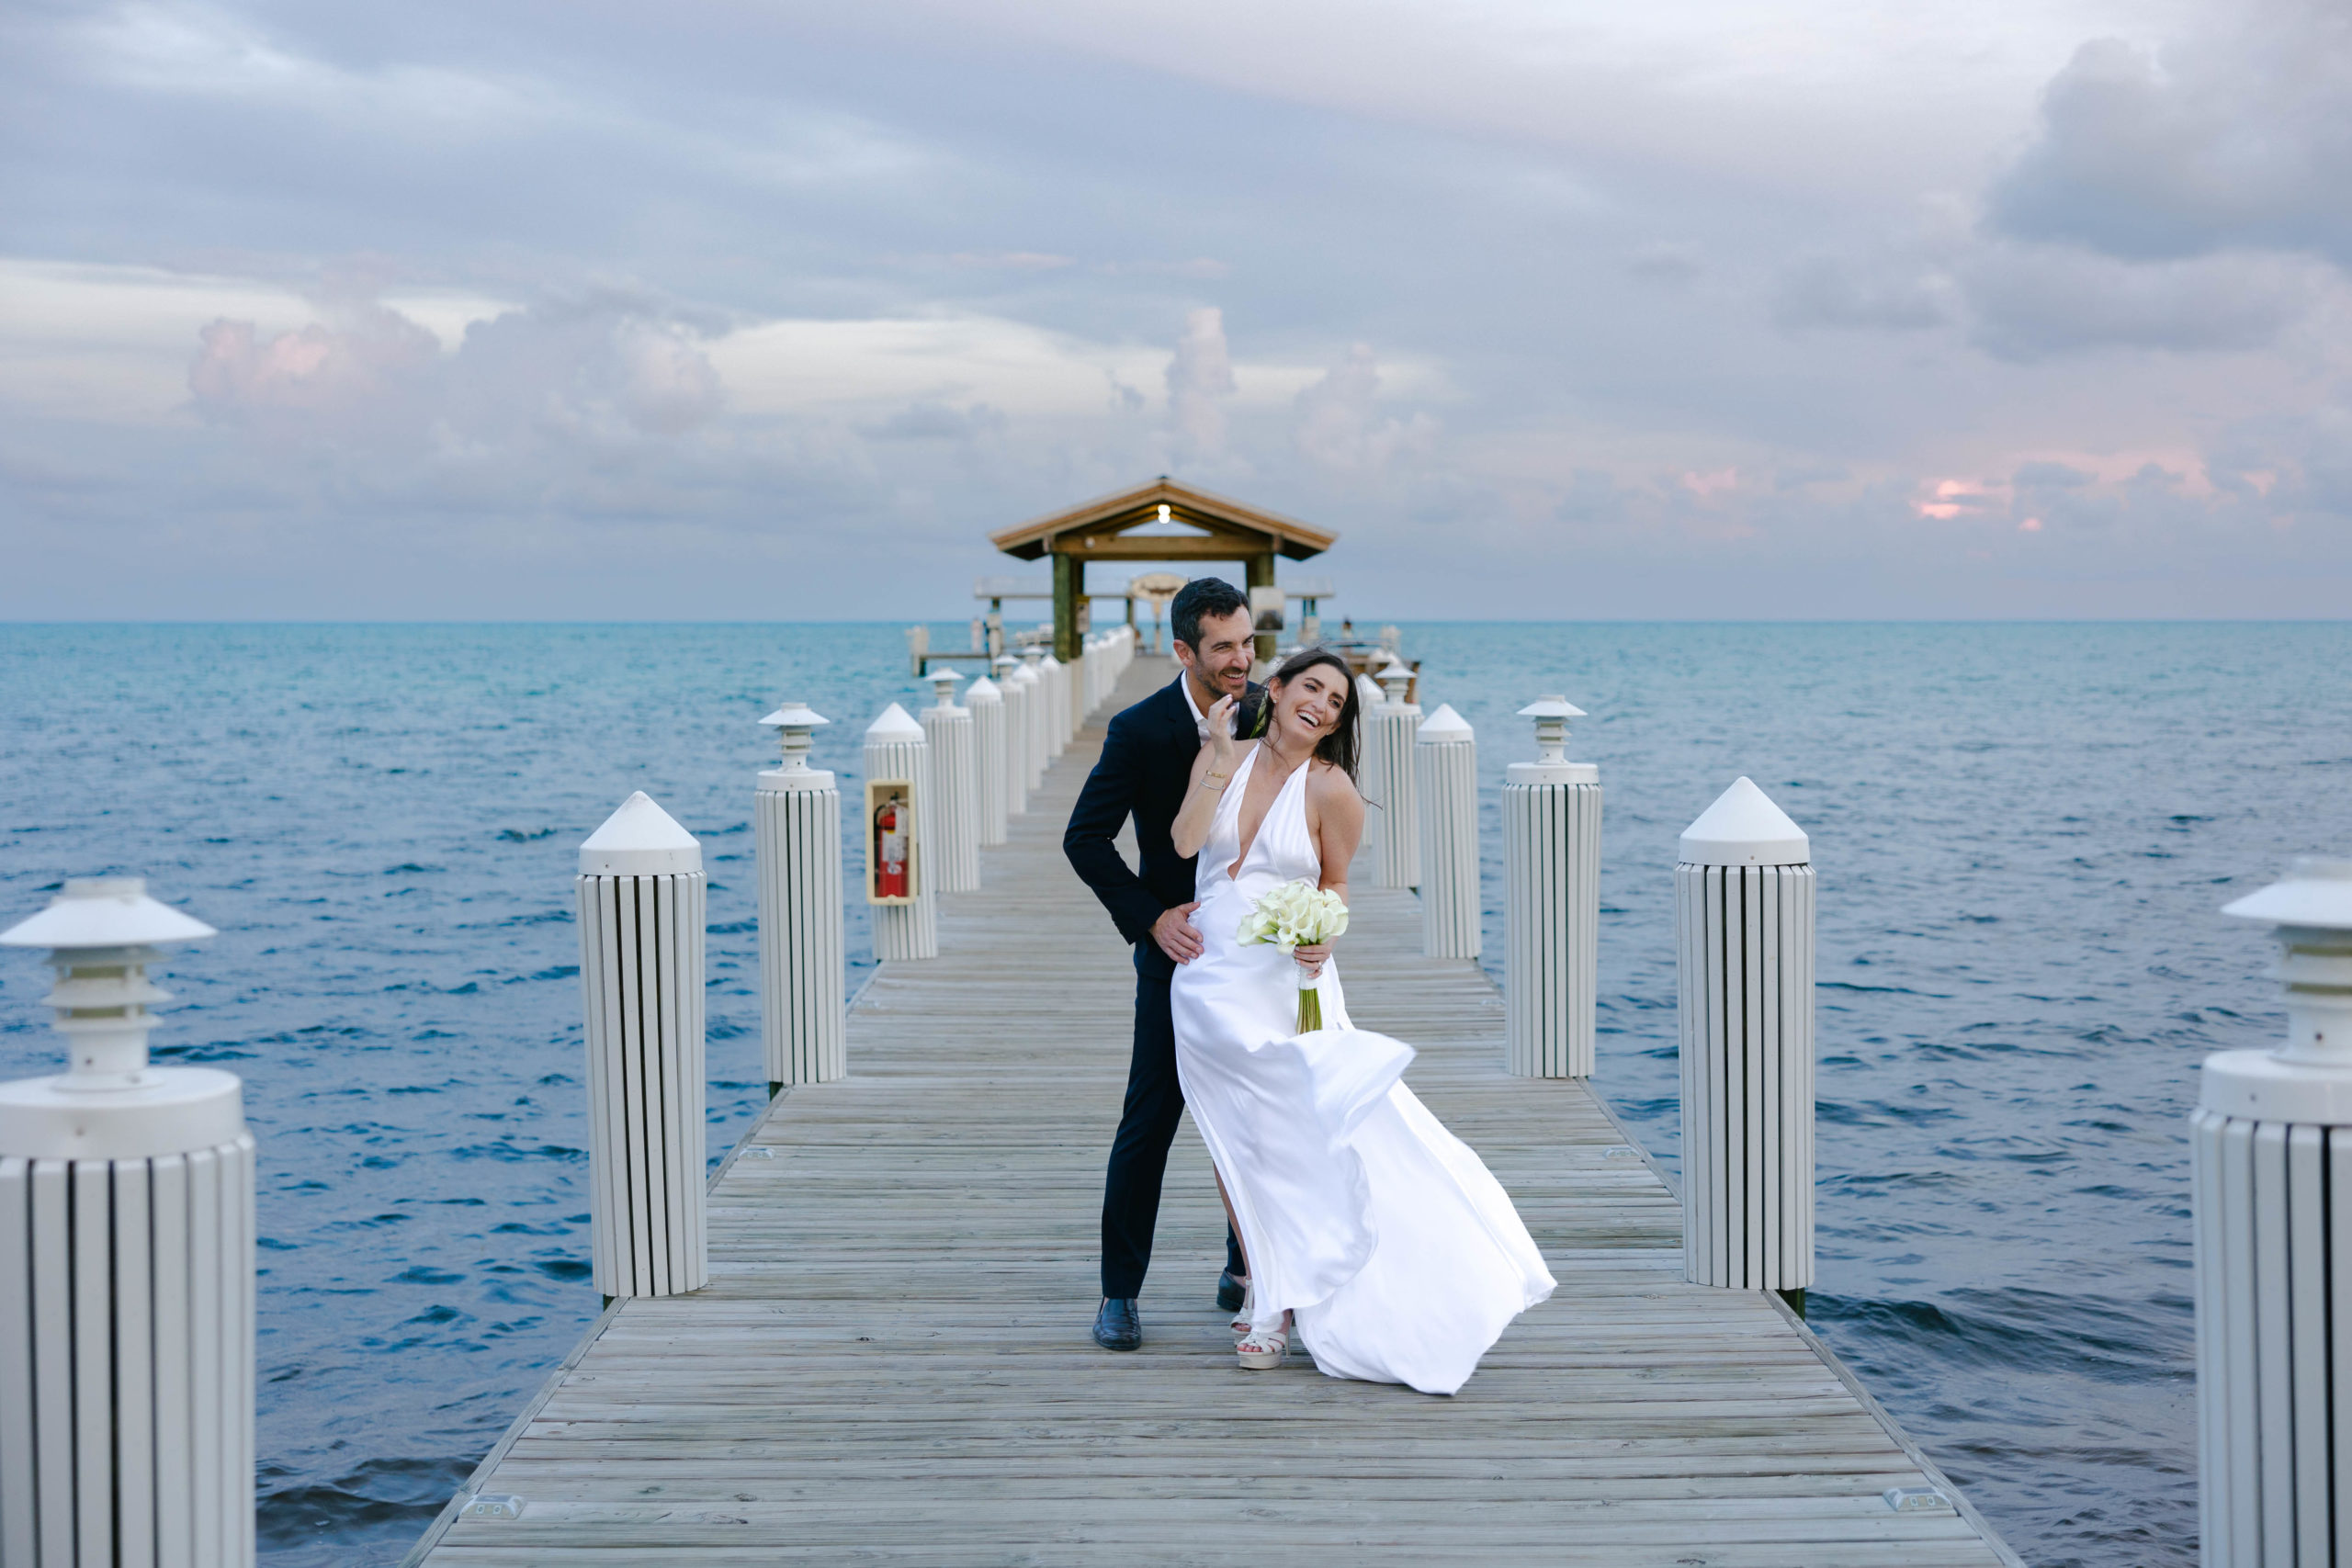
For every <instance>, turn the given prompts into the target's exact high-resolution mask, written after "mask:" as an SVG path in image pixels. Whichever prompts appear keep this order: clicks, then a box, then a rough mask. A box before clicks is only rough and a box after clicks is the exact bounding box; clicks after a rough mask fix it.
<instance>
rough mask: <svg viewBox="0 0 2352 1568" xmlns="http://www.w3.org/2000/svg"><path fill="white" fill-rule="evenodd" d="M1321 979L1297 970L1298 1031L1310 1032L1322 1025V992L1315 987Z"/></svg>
mask: <svg viewBox="0 0 2352 1568" xmlns="http://www.w3.org/2000/svg"><path fill="white" fill-rule="evenodd" d="M1321 979H1322V976H1319V975H1309V974H1308V973H1307V972H1306V970H1304V969H1301V970H1300V971H1299V972H1298V1032H1300V1033H1301V1034H1307V1033H1311V1032H1314V1031H1316V1030H1317V1029H1320V1028H1322V1027H1323V993H1322V992H1320V991H1318V990H1317V989H1316V986H1317V983H1318V982H1320V980H1321Z"/></svg>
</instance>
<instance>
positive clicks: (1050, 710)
mask: <svg viewBox="0 0 2352 1568" xmlns="http://www.w3.org/2000/svg"><path fill="white" fill-rule="evenodd" d="M1037 673H1038V675H1039V676H1040V677H1041V678H1043V679H1044V681H1045V682H1046V761H1053V760H1054V759H1055V758H1057V757H1058V756H1060V755H1061V754H1062V752H1063V751H1064V750H1068V749H1069V737H1070V722H1069V715H1070V708H1069V703H1070V696H1069V678H1070V668H1069V665H1067V664H1064V663H1063V662H1062V661H1061V660H1058V659H1056V658H1055V657H1054V656H1053V655H1052V654H1050V653H1048V654H1046V656H1045V657H1044V658H1042V659H1040V660H1037ZM1038 766H1039V775H1040V777H1042V776H1043V772H1044V763H1040V764H1039V765H1038Z"/></svg>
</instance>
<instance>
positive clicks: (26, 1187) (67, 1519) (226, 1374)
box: [0, 877, 254, 1568]
mask: <svg viewBox="0 0 2352 1568" xmlns="http://www.w3.org/2000/svg"><path fill="white" fill-rule="evenodd" d="M212 934H213V931H212V928H211V927H209V926H208V925H205V924H204V923H202V922H201V921H198V920H195V919H189V918H188V917H187V916H186V915H183V914H181V913H180V912H179V911H178V910H176V909H174V908H170V907H169V906H167V905H164V904H161V903H158V902H156V901H155V900H154V899H153V898H150V897H147V892H146V884H145V883H144V882H143V881H141V879H140V878H137V877H91V878H76V879H74V880H72V881H69V882H67V883H66V884H65V886H64V889H63V891H62V892H61V893H60V894H59V895H58V896H57V897H56V898H55V899H54V900H53V901H51V904H50V906H49V908H46V909H44V910H42V911H41V912H40V914H37V915H35V916H33V917H32V918H31V919H28V920H25V921H23V922H21V923H20V924H18V925H17V926H15V927H14V928H12V929H11V930H9V931H7V932H6V933H5V934H0V945H5V946H8V947H36V948H48V949H50V950H51V953H50V959H49V962H50V964H51V966H52V967H53V968H55V969H56V971H57V976H58V983H57V987H56V989H55V990H53V991H51V993H50V995H49V997H48V998H47V999H48V1002H49V1005H50V1006H51V1007H53V1008H55V1009H56V1010H57V1021H56V1022H57V1029H58V1031H59V1032H61V1033H62V1034H63V1035H64V1036H65V1038H66V1044H67V1053H68V1060H69V1066H68V1070H67V1071H65V1072H64V1073H62V1074H60V1075H58V1076H56V1077H41V1078H28V1079H20V1080H18V1081H17V1082H14V1083H7V1084H0V1564H6V1568H36V1565H39V1568H48V1565H50V1564H52V1563H55V1564H60V1565H64V1564H79V1563H107V1564H113V1563H131V1562H139V1563H155V1562H177V1563H185V1564H188V1565H189V1568H243V1565H246V1564H250V1563H251V1562H253V1561H254V1140H253V1138H252V1136H251V1135H250V1134H247V1132H246V1131H245V1117H244V1097H243V1086H242V1085H241V1084H240V1082H239V1081H238V1079H237V1077H236V1076H235V1075H234V1074H232V1073H224V1072H221V1071H220V1070H218V1069H217V1068H212V1067H158V1066H149V1065H148V1061H147V1035H148V1032H149V1030H150V1029H152V1028H153V1023H154V1021H153V1018H152V1017H151V1016H150V1015H149V1013H148V1010H147V1009H148V1006H149V1004H151V1003H153V1002H159V1001H164V1000H166V999H168V998H169V993H168V992H166V991H164V990H162V989H160V988H159V987H156V986H155V985H154V984H153V983H152V982H151V981H149V980H148V978H147V974H146V966H147V964H149V963H151V962H153V960H155V959H158V958H160V957H162V956H163V954H162V953H158V952H157V951H156V948H157V946H158V945H159V944H161V943H164V942H190V941H196V940H198V939H201V938H204V937H209V936H210V935H212Z"/></svg>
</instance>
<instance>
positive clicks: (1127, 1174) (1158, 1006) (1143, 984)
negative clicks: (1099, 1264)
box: [1103, 942, 1242, 1298]
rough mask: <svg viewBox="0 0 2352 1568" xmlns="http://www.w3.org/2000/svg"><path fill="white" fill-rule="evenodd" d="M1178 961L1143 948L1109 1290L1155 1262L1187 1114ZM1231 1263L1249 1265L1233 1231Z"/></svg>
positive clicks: (1117, 1144)
mask: <svg viewBox="0 0 2352 1568" xmlns="http://www.w3.org/2000/svg"><path fill="white" fill-rule="evenodd" d="M1174 977H1175V965H1173V964H1170V962H1169V960H1168V957H1167V955H1166V954H1165V953H1161V952H1160V951H1159V949H1158V948H1156V947H1154V946H1152V945H1151V944H1150V943H1149V942H1144V943H1141V944H1139V945H1138V946H1137V947H1136V1049H1135V1059H1134V1060H1133V1061H1132V1062H1131V1063H1130V1064H1129V1065H1128V1067H1127V1104H1126V1110H1125V1112H1124V1113H1123V1114H1122V1115H1121V1116H1120V1118H1119V1134H1118V1136H1117V1137H1116V1138H1114V1139H1113V1140H1112V1143H1111V1168H1110V1170H1109V1171H1108V1172H1107V1173H1106V1175H1105V1176H1104V1178H1103V1294H1104V1295H1106V1296H1111V1297H1114V1298H1133V1297H1136V1296H1139V1295H1141V1294H1143V1277H1144V1271H1145V1270H1146V1269H1149V1268H1150V1267H1151V1235H1152V1229H1153V1227H1154V1226H1155V1225H1157V1224H1159V1185H1160V1180H1161V1178H1162V1177H1163V1176H1165V1175H1166V1173H1167V1170H1168V1150H1169V1146H1170V1145H1172V1144H1173V1143H1174V1142H1175V1141H1176V1122H1177V1120H1178V1118H1180V1117H1182V1115H1183V1114H1184V1089H1183V1086H1182V1084H1181V1083H1180V1082H1178V1081H1177V1077H1176V1023H1175V1020H1174V1019H1173V1018H1172V1017H1171V1016H1170V1012H1169V1008H1168V987H1169V983H1170V981H1171V980H1172V979H1173V978H1174ZM1225 1266H1226V1267H1227V1269H1231V1270H1232V1271H1233V1272H1234V1273H1236V1274H1238V1273H1240V1272H1241V1271H1242V1269H1241V1244H1240V1242H1238V1241H1237V1240H1236V1239H1234V1235H1233V1232H1232V1230H1231V1229H1230V1228H1227V1231H1226V1233H1225Z"/></svg>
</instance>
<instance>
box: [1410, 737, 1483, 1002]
mask: <svg viewBox="0 0 2352 1568" xmlns="http://www.w3.org/2000/svg"><path fill="white" fill-rule="evenodd" d="M1411 761H1412V764H1413V781H1414V784H1415V785H1416V786H1417V788H1418V790H1419V795H1420V802H1419V816H1420V830H1421V948H1422V951H1423V952H1425V953H1428V954H1429V955H1430V957H1431V958H1476V957H1477V956H1478V949H1479V946H1480V935H1481V933H1480V931H1479V919H1478V914H1479V910H1478V742H1477V738H1476V736H1474V735H1473V734H1472V733H1471V730H1470V724H1469V721H1468V720H1467V719H1465V718H1464V717H1463V716H1461V715H1460V714H1458V713H1455V712H1454V711H1453V705H1452V704H1451V703H1440V704H1439V705H1438V709H1437V712H1435V713H1433V714H1431V715H1430V716H1429V717H1427V718H1425V719H1423V720H1421V727H1420V728H1419V729H1417V730H1415V731H1414V732H1413V755H1412V759H1411Z"/></svg>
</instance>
